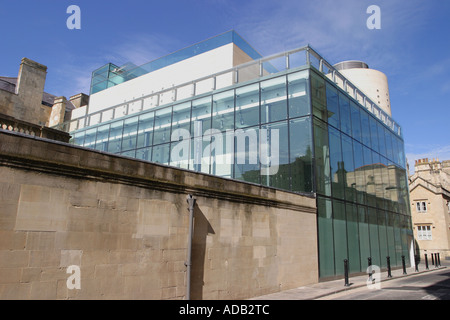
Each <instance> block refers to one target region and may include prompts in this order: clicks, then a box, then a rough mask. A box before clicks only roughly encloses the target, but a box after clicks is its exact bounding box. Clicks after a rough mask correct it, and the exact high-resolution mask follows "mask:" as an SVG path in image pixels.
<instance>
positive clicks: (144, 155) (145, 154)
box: [136, 147, 152, 161]
mask: <svg viewBox="0 0 450 320" xmlns="http://www.w3.org/2000/svg"><path fill="white" fill-rule="evenodd" d="M136 158H137V159H141V160H146V161H151V160H152V147H147V148H142V149H137V150H136Z"/></svg>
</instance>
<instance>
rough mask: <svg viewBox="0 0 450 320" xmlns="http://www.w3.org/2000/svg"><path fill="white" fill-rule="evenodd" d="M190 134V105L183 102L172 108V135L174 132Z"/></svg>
mask: <svg viewBox="0 0 450 320" xmlns="http://www.w3.org/2000/svg"><path fill="white" fill-rule="evenodd" d="M177 129H179V130H186V131H187V132H188V133H190V132H191V103H190V102H185V103H182V104H178V105H175V106H173V115H172V133H173V132H174V130H177Z"/></svg>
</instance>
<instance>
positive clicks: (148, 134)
mask: <svg viewBox="0 0 450 320" xmlns="http://www.w3.org/2000/svg"><path fill="white" fill-rule="evenodd" d="M153 122H154V112H148V113H145V114H142V115H140V116H139V125H138V138H137V148H142V147H150V146H151V145H152V143H153ZM150 156H151V154H150Z"/></svg>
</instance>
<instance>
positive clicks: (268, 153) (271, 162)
mask: <svg viewBox="0 0 450 320" xmlns="http://www.w3.org/2000/svg"><path fill="white" fill-rule="evenodd" d="M261 129H266V130H267V135H266V136H264V131H261V136H260V152H261V153H260V155H259V157H260V162H261V184H263V185H266V186H270V187H274V188H280V189H284V190H290V183H289V182H290V176H291V172H290V167H289V139H288V137H289V135H288V124H287V121H282V122H277V123H272V124H267V125H264V126H261Z"/></svg>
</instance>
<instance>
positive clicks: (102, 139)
mask: <svg viewBox="0 0 450 320" xmlns="http://www.w3.org/2000/svg"><path fill="white" fill-rule="evenodd" d="M108 138H109V124H107V125H103V126H101V127H99V128H98V131H97V138H96V142H95V149H97V150H99V151H107V150H108Z"/></svg>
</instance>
